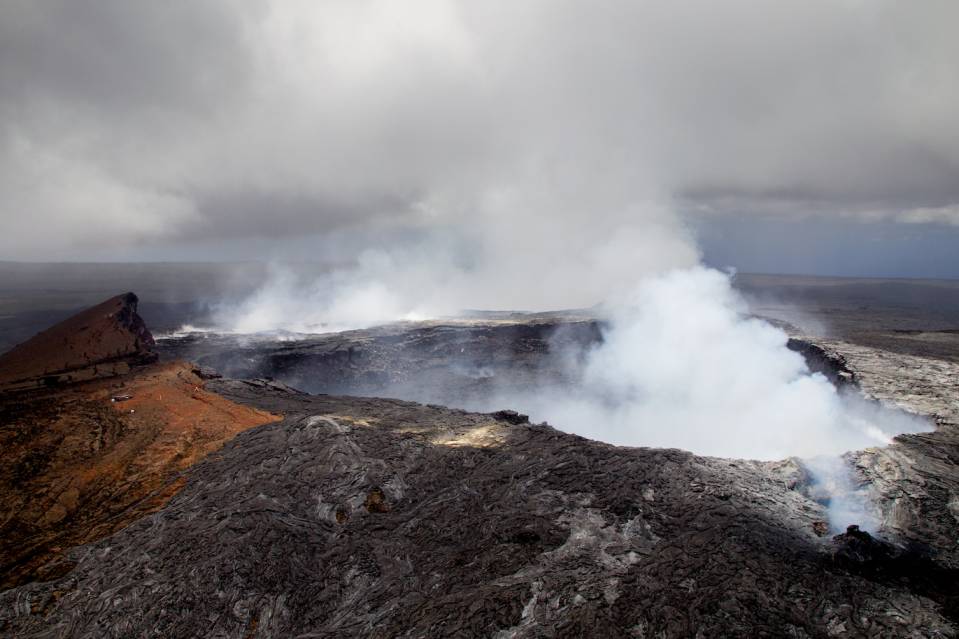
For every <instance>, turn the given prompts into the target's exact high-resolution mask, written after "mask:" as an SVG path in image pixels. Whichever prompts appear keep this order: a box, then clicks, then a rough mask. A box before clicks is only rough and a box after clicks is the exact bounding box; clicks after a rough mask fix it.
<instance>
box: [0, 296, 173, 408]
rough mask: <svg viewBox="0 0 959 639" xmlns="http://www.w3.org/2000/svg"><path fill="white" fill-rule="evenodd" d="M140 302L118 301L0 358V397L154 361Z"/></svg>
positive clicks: (111, 373)
mask: <svg viewBox="0 0 959 639" xmlns="http://www.w3.org/2000/svg"><path fill="white" fill-rule="evenodd" d="M137 301H138V300H137V296H136V295H134V294H133V293H124V294H123V295H117V296H116V297H113V298H111V299H109V300H107V301H105V302H103V303H101V304H98V305H97V306H94V307H93V308H90V309H87V310H86V311H83V312H82V313H79V314H77V315H74V316H73V317H71V318H69V319H67V320H64V321H63V322H60V323H59V324H57V325H56V326H53V327H52V328H49V329H47V330H45V331H43V332H42V333H40V334H38V335H36V336H34V337H32V338H31V339H29V340H27V341H26V342H24V343H23V344H20V345H18V346H16V347H14V348H13V349H12V350H10V351H9V352H7V353H4V354H3V355H0V392H3V391H12V390H25V389H31V388H38V387H42V386H54V385H57V384H63V383H71V382H77V381H83V380H89V379H96V378H100V377H111V376H114V375H121V374H124V373H126V372H128V371H129V370H130V367H131V366H134V365H138V364H147V363H150V362H154V361H156V359H157V355H156V353H155V352H154V350H153V347H154V345H155V342H154V340H153V336H152V335H151V334H150V331H149V330H148V329H147V327H146V325H145V324H144V323H143V320H142V319H141V318H140V316H139V315H137Z"/></svg>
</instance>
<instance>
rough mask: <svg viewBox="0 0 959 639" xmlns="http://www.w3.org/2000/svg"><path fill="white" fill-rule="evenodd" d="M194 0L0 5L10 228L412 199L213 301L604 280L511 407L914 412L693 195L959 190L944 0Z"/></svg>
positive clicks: (641, 439)
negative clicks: (919, 3)
mask: <svg viewBox="0 0 959 639" xmlns="http://www.w3.org/2000/svg"><path fill="white" fill-rule="evenodd" d="M196 4H197V6H202V7H203V9H204V10H203V11H202V12H199V13H198V11H199V10H198V9H196V8H194V7H193V6H192V5H191V10H190V11H188V12H184V11H182V9H181V10H170V9H166V8H165V7H166V5H165V4H163V3H147V4H144V5H143V6H142V7H140V8H139V9H135V8H130V4H129V3H125V2H117V3H107V2H105V3H100V6H101V8H100V9H99V10H98V11H97V12H94V11H92V10H91V11H80V12H77V11H76V10H75V8H74V7H73V5H72V3H65V2H61V3H54V2H51V3H19V4H17V5H15V8H16V10H14V9H8V10H7V12H8V16H9V19H6V20H0V34H2V35H3V36H4V37H3V38H2V41H3V42H4V45H3V46H4V49H3V51H4V52H5V53H6V54H7V55H4V56H0V59H2V60H15V61H19V64H17V65H5V64H3V63H0V89H3V91H2V92H0V93H2V96H3V97H2V99H0V111H2V112H3V113H4V114H5V115H7V116H9V117H8V118H7V120H8V121H9V123H10V124H9V126H8V127H7V128H5V129H4V136H3V137H2V139H0V169H5V170H3V171H0V187H3V188H0V209H2V210H4V211H9V212H11V213H10V214H9V215H8V217H9V218H10V219H9V222H10V224H8V226H10V232H9V233H6V234H5V235H4V237H3V238H2V239H0V251H3V252H4V255H6V256H14V257H17V256H19V257H23V256H25V255H26V256H29V257H30V258H31V259H32V258H33V257H34V256H35V254H36V253H37V252H39V251H40V250H41V248H42V249H43V250H46V251H54V252H55V253H56V254H58V255H67V256H69V255H72V254H73V253H71V251H73V250H74V248H73V247H74V245H77V244H79V245H89V246H91V247H94V248H96V247H106V248H107V250H109V251H113V250H115V245H117V244H125V245H135V244H136V243H137V242H151V241H157V240H167V241H171V242H174V243H176V242H179V243H187V242H189V241H191V240H192V239H195V238H201V239H202V238H207V239H209V238H211V237H213V238H216V239H218V240H219V239H222V238H224V237H225V236H233V237H239V238H245V239H253V240H256V239H257V238H273V239H279V240H282V239H283V238H284V237H292V236H298V235H309V234H325V233H328V232H330V231H331V230H332V229H345V228H347V229H352V228H360V229H363V230H364V233H365V235H366V239H367V240H370V241H369V243H368V245H367V246H372V245H374V244H377V243H378V242H374V241H373V240H376V239H378V238H379V237H380V236H388V235H390V234H391V233H393V232H394V231H396V229H398V228H402V229H403V230H404V231H405V232H409V233H412V237H413V239H410V237H411V236H410V235H404V236H403V237H404V238H405V239H404V240H403V241H401V242H397V243H396V244H395V245H389V246H379V247H378V248H375V249H369V248H367V247H365V246H364V243H363V242H357V243H356V245H355V246H353V247H351V248H352V249H353V251H354V253H355V254H353V255H347V257H348V258H349V260H348V261H349V262H350V264H349V265H347V266H342V265H341V266H337V267H335V268H332V269H331V271H330V272H329V273H328V274H327V275H325V276H322V277H313V278H304V277H303V276H302V275H300V274H298V273H297V272H296V271H295V270H291V269H283V268H278V269H277V270H276V271H275V273H274V274H273V275H272V277H271V279H270V281H269V283H268V284H267V285H266V286H264V287H263V288H261V289H260V290H258V291H257V292H256V293H255V294H254V295H252V296H251V297H250V298H248V299H247V300H245V301H244V302H242V303H240V304H239V305H228V306H223V307H221V308H220V309H219V314H218V319H219V324H220V328H222V329H224V330H230V331H235V332H240V333H251V332H259V331H275V330H289V331H296V332H313V331H329V330H340V329H343V328H354V327H362V326H369V325H373V324H378V323H383V322H388V321H394V320H399V319H417V318H429V317H439V316H444V315H449V314H455V313H457V312H458V311H460V310H461V309H464V308H474V309H475V308H479V309H535V310H542V309H557V308H574V307H589V306H592V305H594V304H598V303H602V304H603V307H602V310H601V312H602V314H603V315H604V316H605V317H606V318H608V320H609V327H608V329H607V331H606V334H605V341H604V343H603V344H602V345H601V346H599V347H598V348H597V349H595V350H594V351H591V352H590V353H588V354H587V356H586V357H585V359H584V360H582V361H580V360H579V359H576V358H572V359H571V361H574V362H578V363H577V364H576V366H577V367H576V368H575V369H574V370H572V371H571V375H570V376H572V377H575V378H576V379H578V384H577V385H576V387H575V389H574V390H573V391H572V392H569V391H568V390H563V391H562V392H559V391H556V390H555V389H551V388H543V389H540V390H539V391H538V392H536V393H534V394H530V395H528V396H524V397H515V398H512V401H513V402H514V405H515V406H516V407H517V408H523V409H525V410H528V411H530V412H531V413H532V414H533V415H534V416H537V417H540V418H544V419H548V420H549V421H550V422H552V423H553V424H555V425H556V426H558V427H560V428H564V429H567V430H571V431H574V432H578V433H580V434H583V435H586V436H590V437H595V438H598V439H603V440H605V441H610V442H614V443H620V444H629V445H657V446H680V447H684V448H687V449H690V450H693V451H695V452H698V453H705V454H714V455H725V456H736V457H752V458H762V459H772V458H780V457H785V456H789V455H802V456H815V455H819V454H826V455H832V456H835V455H836V454H837V453H839V452H842V451H844V450H850V449H854V448H859V447H862V446H870V445H877V444H879V445H881V444H883V443H885V442H887V441H888V437H889V435H890V434H891V433H895V432H904V431H910V430H916V429H918V428H920V427H921V426H920V425H918V424H916V423H915V422H913V421H911V420H900V418H898V417H895V418H894V417H893V416H892V415H891V414H889V413H886V412H878V413H876V414H863V413H862V412H861V411H859V409H858V408H856V406H854V405H853V404H851V403H850V402H848V401H847V400H845V399H844V398H843V397H841V396H840V395H838V394H837V393H836V391H835V390H834V389H833V388H832V387H831V386H830V385H829V384H828V382H827V381H826V380H825V379H823V378H821V377H818V376H815V375H809V374H808V371H807V370H806V369H805V365H804V364H803V362H802V360H801V359H800V358H799V356H798V355H796V354H794V353H791V352H789V351H788V350H787V349H786V348H785V336H784V335H783V334H782V332H780V331H778V330H776V329H774V328H773V327H771V326H769V325H767V324H764V323H762V322H760V321H757V320H753V319H748V318H746V317H745V310H746V309H745V307H744V305H743V303H742V301H741V300H740V299H739V298H738V296H737V295H736V294H735V293H734V292H733V291H732V289H731V288H730V286H729V282H728V279H727V278H726V277H725V276H723V275H722V274H720V273H717V272H713V271H709V270H707V269H704V268H702V267H700V266H698V264H699V261H700V259H699V257H700V256H699V251H698V249H697V247H696V242H695V240H694V238H692V237H691V236H690V233H689V232H688V231H687V229H686V226H685V225H684V223H683V220H682V219H681V218H680V217H679V216H678V215H677V214H676V211H677V209H678V208H679V207H680V206H685V207H692V208H700V209H703V210H705V211H713V210H725V211H728V210H735V211H740V210H743V211H746V212H748V213H750V214H766V213H768V212H770V211H773V212H779V213H781V214H783V215H802V214H807V213H808V212H809V210H810V209H818V208H823V209H824V210H828V211H829V212H831V213H833V214H835V215H844V216H853V217H862V218H868V219H871V218H872V217H875V216H879V217H885V218H896V217H898V216H900V215H901V214H902V213H903V211H906V212H908V209H914V208H916V207H925V209H923V210H936V211H940V210H941V211H944V212H945V213H942V215H943V216H945V217H949V215H950V214H949V211H952V209H951V208H949V207H948V206H947V205H949V204H951V203H953V202H954V201H955V197H956V191H955V189H956V180H955V175H954V170H953V169H954V166H955V165H956V161H957V160H956V159H957V158H959V152H957V149H959V146H957V145H956V144H955V140H956V139H959V138H956V136H954V135H952V133H953V132H954V131H955V122H956V119H955V115H954V105H955V103H956V97H955V96H956V95H959V84H957V83H956V82H955V79H954V78H955V74H954V73H953V71H954V69H953V65H952V60H954V59H955V55H954V54H955V47H956V39H955V38H954V37H953V35H954V34H953V33H952V29H951V25H953V24H954V23H955V19H954V18H955V4H954V3H947V2H941V3H938V4H937V5H936V7H937V8H936V10H935V11H933V10H932V8H929V9H928V10H926V11H921V12H916V11H913V10H912V9H911V8H910V5H908V4H904V3H893V2H875V3H861V2H852V3H850V2H846V3H839V5H838V6H837V4H836V3H834V2H825V1H817V2H809V1H806V0H802V1H800V0H795V1H791V2H782V3H777V5H776V7H775V9H770V7H769V4H768V3H764V2H759V1H757V0H737V1H735V2H730V3H708V2H704V3H684V2H625V1H619V0H613V1H611V2H605V3H600V4H601V5H602V6H598V5H595V4H593V3H586V2H581V3H577V2H545V1H542V0H536V1H533V2H528V3H508V2H482V3H476V2H457V1H453V0H451V1H444V0H424V1H422V2H418V3H411V4H409V5H407V4H406V3H391V2H382V1H376V0H371V1H360V0H348V1H339V2H338V1H331V2H324V3H315V2H287V3H241V2H230V1H229V0H222V1H216V2H205V3H196ZM103 14H106V15H103ZM64 25H68V26H64ZM863 25H867V26H868V28H864V27H863ZM64 29H68V30H69V31H70V32H71V33H72V34H74V37H71V38H61V37H59V34H60V33H62V32H64ZM184 33H186V34H188V35H187V37H184V36H183V34H184ZM51 34H52V35H51ZM811 34H815V36H816V37H815V45H814V46H812V45H811V44H810V42H811V38H810V35H811ZM38 43H40V44H38ZM890 43H893V45H892V46H891V45H890ZM125 45H129V51H126V52H123V51H122V50H121V49H122V47H123V46H125ZM104 60H123V61H124V62H125V64H117V65H104V64H103V62H102V61H104ZM197 61H202V63H198V62H197ZM131 70H132V71H131ZM916 96H923V99H917V97H916ZM51 176H53V177H54V178H55V179H51ZM51 183H53V184H58V185H60V186H61V187H62V188H59V189H51V188H49V187H50V184H51ZM78 194H81V195H85V196H86V197H79V196H78ZM917 194H918V195H917ZM930 207H939V208H930ZM23 210H30V211H31V215H30V216H27V217H24V216H22V215H20V213H19V212H21V211H23ZM757 210H761V211H760V212H759V213H757ZM130 211H136V212H137V214H136V215H131V214H130ZM14 213H15V214H14ZM38 221H39V222H38ZM104 228H107V229H109V232H108V233H104V232H103V230H102V229H104ZM56 229H59V232H56V233H55V232H54V230H56ZM90 250H93V249H90ZM345 253H347V254H348V253H349V250H347V249H345V248H344V247H338V248H337V253H336V255H335V256H334V258H335V259H333V260H332V261H334V262H337V263H339V262H340V261H342V258H343V257H344V254H345ZM315 257H316V258H317V259H318V260H322V259H324V258H326V257H329V256H326V255H322V254H320V255H316V256H315Z"/></svg>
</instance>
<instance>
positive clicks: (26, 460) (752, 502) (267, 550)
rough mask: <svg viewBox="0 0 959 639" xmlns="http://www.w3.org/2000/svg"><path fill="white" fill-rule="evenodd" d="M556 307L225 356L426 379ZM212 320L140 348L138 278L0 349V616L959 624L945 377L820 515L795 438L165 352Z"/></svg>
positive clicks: (935, 632)
mask: <svg viewBox="0 0 959 639" xmlns="http://www.w3.org/2000/svg"><path fill="white" fill-rule="evenodd" d="M564 322H567V323H568V324H569V326H567V327H566V328H564V331H563V334H564V335H573V336H574V337H575V339H580V340H587V341H588V340H591V339H595V338H596V336H597V335H598V333H597V332H596V330H595V327H594V326H592V325H591V324H590V323H589V322H586V323H583V322H582V320H580V319H575V320H567V319H564V318H552V319H549V320H543V319H537V320H535V321H529V322H524V321H523V320H515V321H513V322H509V323H506V322H502V321H496V322H487V323H483V322H477V323H472V324H471V323H460V324H459V325H455V326H453V325H450V326H446V327H445V328H443V329H442V330H437V327H436V326H435V325H431V326H427V327H417V326H412V327H409V326H407V327H400V328H396V329H391V331H392V332H388V334H384V333H382V332H380V333H378V332H377V331H375V330H374V331H356V332H353V333H352V334H349V335H346V334H343V335H339V336H330V337H322V336H320V337H317V338H316V339H315V341H313V342H304V343H301V344H299V345H298V346H296V348H295V349H292V350H291V349H290V347H289V346H288V345H285V344H284V343H283V342H274V343H263V344H259V345H253V346H250V345H247V346H246V347H244V348H248V349H253V350H252V351H250V350H248V351H237V348H239V346H238V345H236V344H234V345H233V346H224V347H223V348H222V349H220V350H217V351H216V352H217V353H220V354H223V353H228V352H229V353H233V354H235V353H237V352H241V353H243V357H244V361H246V362H249V361H258V362H262V363H263V364H262V365H264V366H265V365H273V364H276V363H277V362H278V361H282V362H285V363H286V364H289V363H290V362H289V360H290V358H296V357H304V358H307V359H309V361H312V362H313V363H314V365H315V366H321V365H322V363H323V362H324V361H325V362H329V365H330V366H336V367H344V366H353V367H360V368H354V369H352V374H353V375H354V376H356V378H357V379H369V375H366V374H364V370H365V371H367V373H372V372H373V371H375V370H378V371H380V373H382V375H384V377H381V378H377V379H387V378H389V377H390V375H391V374H392V373H391V372H390V371H389V370H386V369H385V368H384V367H387V368H388V366H387V364H388V363H389V362H390V361H394V360H393V359H389V358H394V359H395V361H396V362H400V363H402V365H403V366H404V367H405V368H404V369H403V370H404V371H406V373H407V374H409V375H415V371H416V370H425V369H427V368H428V367H429V366H431V365H432V364H431V362H432V359H431V358H432V357H433V356H434V354H435V353H436V352H437V350H440V351H443V352H454V353H455V352H464V351H466V350H467V349H468V348H470V345H471V344H473V345H474V346H476V348H477V350H478V351H481V352H485V353H490V354H492V355H493V356H495V353H497V352H499V349H507V348H511V349H513V350H514V351H516V352H522V353H527V354H532V353H535V352H536V351H537V349H542V348H545V346H543V345H544V344H547V343H550V342H551V341H552V343H555V330H554V329H555V328H556V326H557V325H558V324H563V323H564ZM577 327H578V328H577ZM224 339H225V338H224ZM334 342H335V344H334ZM201 344H202V349H209V348H211V344H213V345H214V346H215V345H216V344H217V342H216V340H213V341H211V340H207V339H203V340H200V341H197V342H195V343H194V342H193V341H192V338H171V339H168V340H160V342H159V343H158V344H157V345H155V344H154V341H153V339H152V338H151V336H150V333H149V331H148V330H147V328H146V326H145V325H144V324H143V322H142V320H141V319H140V318H139V317H138V316H137V315H136V297H135V296H134V295H133V294H132V293H128V294H125V295H121V296H118V297H115V298H112V299H110V300H107V301H106V302H104V303H102V304H100V305H98V306H95V307H93V308H91V309H89V310H87V311H84V312H83V313H80V314H79V315H77V316H75V317H73V318H71V319H69V320H67V321H65V322H62V323H60V324H58V325H56V326H54V327H53V328H51V329H48V330H47V331H44V332H43V333H41V334H39V335H37V336H36V337H35V338H33V339H31V340H29V341H28V342H25V343H24V344H22V345H20V346H18V347H16V348H15V349H14V350H13V351H11V352H10V353H8V354H7V355H5V356H4V357H3V359H2V370H3V375H4V377H3V379H4V383H5V385H6V386H5V390H4V392H3V393H2V394H0V416H2V420H0V449H2V451H3V455H4V464H3V466H2V471H0V472H2V474H0V497H2V499H0V508H2V513H3V517H2V519H0V567H2V584H0V587H2V588H3V590H2V591H0V635H2V636H4V637H37V638H39V637H89V638H94V637H96V638H101V637H117V638H119V637H154V636H162V637H183V638H186V637H196V636H211V637H334V636H336V637H340V636H363V637H382V638H387V637H399V636H410V637H451V636H453V637H593V636H603V637H692V636H702V637H720V636H722V637H763V636H765V637H787V636H788V637H843V636H849V637H854V636H856V637H858V636H881V637H882V636H884V637H927V636H929V637H933V636H936V637H952V636H956V634H957V623H959V607H957V603H959V599H957V595H959V592H957V584H959V573H957V571H956V566H957V561H959V548H957V544H956V530H957V517H959V513H957V511H956V505H955V500H956V495H959V476H957V473H956V470H955V468H956V466H955V463H954V460H955V457H954V455H955V451H956V450H957V446H956V426H955V423H956V421H955V419H956V414H955V412H954V411H955V410H956V404H955V403H951V402H952V401H953V400H952V399H951V396H949V397H946V396H942V395H937V394H936V393H933V392H929V393H926V394H924V395H921V396H915V397H914V398H913V401H915V402H917V406H918V407H921V408H923V409H924V410H926V411H929V413H932V412H936V413H937V414H938V415H939V422H938V428H937V429H936V431H935V432H932V433H927V434H922V435H910V436H903V437H900V438H899V439H898V440H897V442H895V443H894V444H893V445H892V446H890V447H887V448H882V449H871V450H867V451H863V452H859V453H851V454H850V455H851V463H852V465H853V466H854V468H855V469H856V473H857V476H858V477H859V480H860V481H862V482H867V483H869V484H870V485H871V486H873V489H874V491H875V495H876V503H877V507H878V508H879V509H880V510H881V512H882V517H883V520H882V522H881V526H882V533H881V534H871V533H869V532H866V531H865V530H861V529H860V528H859V527H857V526H850V527H849V528H848V529H847V530H844V531H830V529H829V525H828V523H827V521H826V519H827V514H826V504H825V503H824V500H821V499H815V498H814V491H812V490H811V488H810V486H809V475H808V472H807V469H806V468H805V467H804V465H803V463H802V462H800V461H799V460H796V459H787V460H781V461H774V462H757V461H744V460H732V459H720V458H716V457H701V456H697V455H694V454H691V453H689V452H684V451H681V450H677V449H655V448H633V447H617V446H613V445H609V444H605V443H601V442H597V441H592V440H589V439H585V438H582V437H578V436H576V435H572V434H568V433H565V432H561V431H560V430H557V429H556V428H553V427H552V426H550V425H548V424H546V423H539V424H537V423H533V422H532V421H531V420H529V419H527V418H526V416H525V415H522V414H519V413H518V412H516V411H513V410H508V409H504V410H499V411H495V412H489V413H483V412H469V411H465V410H461V409H454V408H446V407H443V406H439V405H435V404H430V405H427V404H422V403H417V402H413V401H404V400H399V399H378V398H372V397H357V396H351V395H324V394H316V395H311V394H307V393H304V392H302V391H299V390H297V389H295V388H293V387H291V386H289V385H287V384H285V383H283V382H281V381H277V380H273V379H267V378H265V377H260V378H257V377H251V378H248V379H230V378H223V377H220V376H219V375H218V374H217V373H215V372H213V371H212V370H210V369H209V368H206V367H201V366H199V365H195V364H190V363H187V362H186V361H183V360H178V359H175V358H174V357H172V355H176V354H179V355H185V354H192V355H195V356H197V358H198V359H200V360H203V362H201V363H207V364H208V363H209V361H208V360H209V359H210V355H211V353H210V351H206V350H191V348H193V346H196V348H201ZM311 344H312V346H311ZM384 344H389V345H392V347H393V348H403V349H407V350H406V351H405V354H403V355H402V357H400V356H398V355H397V352H398V351H393V352H392V353H391V354H390V355H389V358H387V359H383V358H382V357H378V356H376V353H382V350H381V347H382V346H383V345H384ZM191 345H192V346H191ZM454 345H455V346H454ZM793 346H794V347H795V348H796V349H797V350H804V349H805V350H808V351H810V352H811V353H812V354H813V355H814V356H815V362H814V364H816V365H818V366H819V367H820V369H821V370H824V371H826V372H829V371H827V370H826V369H827V368H829V367H832V369H830V370H832V372H833V373H834V375H833V376H834V377H836V378H837V379H839V378H840V377H841V379H842V380H844V381H843V383H844V384H847V385H848V384H852V383H855V384H861V385H862V386H863V388H867V389H869V390H870V391H871V392H873V393H874V394H875V395H876V396H879V395H881V394H882V393H884V392H885V393H887V394H888V393H897V392H899V391H897V389H896V387H895V384H894V383H892V382H891V381H890V379H891V378H890V377H888V376H886V375H888V371H889V369H888V367H889V366H893V367H896V368H902V367H903V366H906V365H908V366H910V367H911V368H910V370H911V371H912V372H911V373H910V374H911V375H914V376H922V375H939V374H944V373H946V372H950V373H956V372H957V371H956V370H955V369H956V365H949V366H947V364H946V363H944V362H943V363H941V364H936V366H938V367H939V368H935V369H933V368H930V364H929V363H928V362H925V363H923V362H921V361H919V360H918V359H916V358H913V359H910V358H909V357H908V356H905V355H903V356H897V355H895V354H893V353H886V354H885V355H884V358H885V359H884V360H883V361H882V362H881V366H877V363H876V360H875V357H874V356H875V353H876V351H875V350H871V349H869V348H864V347H861V348H855V347H851V346H848V345H847V346H846V347H843V346H842V345H841V344H838V343H833V344H832V345H819V346H816V347H815V348H813V347H809V348H805V347H804V346H802V345H801V344H798V345H797V344H793ZM217 348H219V347H217ZM843 348H845V349H846V350H843ZM256 349H260V350H259V351H256ZM271 349H276V350H275V351H274V350H271ZM310 349H312V350H310ZM254 351H256V352H254ZM158 352H159V353H160V355H161V359H160V360H159V361H156V359H157V353H158ZM335 352H349V353H351V358H343V357H335V356H329V357H324V356H322V354H323V353H335ZM165 355H171V357H165ZM254 356H255V357H254ZM274 356H275V357H274ZM281 356H282V357H281ZM530 356H532V355H530ZM251 358H252V359H251ZM277 358H278V359H277ZM897 358H898V359H897ZM270 362H273V364H270ZM222 363H224V364H228V362H227V360H223V361H222ZM493 364H495V362H493ZM397 365H399V364H397ZM923 366H925V368H923ZM950 366H951V367H950ZM363 367H365V368H363ZM943 367H945V368H943ZM833 369H835V370H833ZM337 370H339V369H337ZM344 370H345V369H344ZM384 371H385V372H384ZM411 371H412V372H411ZM264 372H266V371H264ZM274 372H275V371H274ZM840 373H841V375H840ZM404 379H405V378H404ZM484 379H485V378H484ZM850 380H855V381H854V382H853V381H850ZM911 384H912V386H913V387H921V385H920V384H918V383H915V380H913V381H912V382H911ZM950 411H953V412H950ZM950 455H953V457H952V459H953V461H952V462H950V461H948V460H949V456H950Z"/></svg>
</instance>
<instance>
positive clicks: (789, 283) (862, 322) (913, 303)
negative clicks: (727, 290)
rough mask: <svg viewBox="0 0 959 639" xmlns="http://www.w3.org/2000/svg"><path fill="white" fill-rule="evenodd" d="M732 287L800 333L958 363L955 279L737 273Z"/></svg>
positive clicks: (756, 310) (760, 310) (958, 298)
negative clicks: (734, 286) (734, 284)
mask: <svg viewBox="0 0 959 639" xmlns="http://www.w3.org/2000/svg"><path fill="white" fill-rule="evenodd" d="M736 287H737V288H738V289H739V290H740V291H742V292H743V294H744V295H745V296H746V298H747V299H748V300H749V302H750V308H751V309H752V310H753V312H754V313H756V314H757V315H761V316H764V317H769V318H772V319H777V320H781V321H785V322H787V323H789V324H791V325H792V326H794V327H795V328H796V329H797V330H798V332H799V333H801V334H804V335H809V336H815V337H833V338H838V339H844V340H847V341H849V342H853V343H856V344H861V345H863V346H872V347H875V348H882V349H885V350H890V351H893V352H897V353H902V354H906V355H922V356H926V357H937V358H940V359H947V360H950V361H959V280H909V279H866V278H845V277H804V276H794V275H756V274H742V275H737V276H736Z"/></svg>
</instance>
